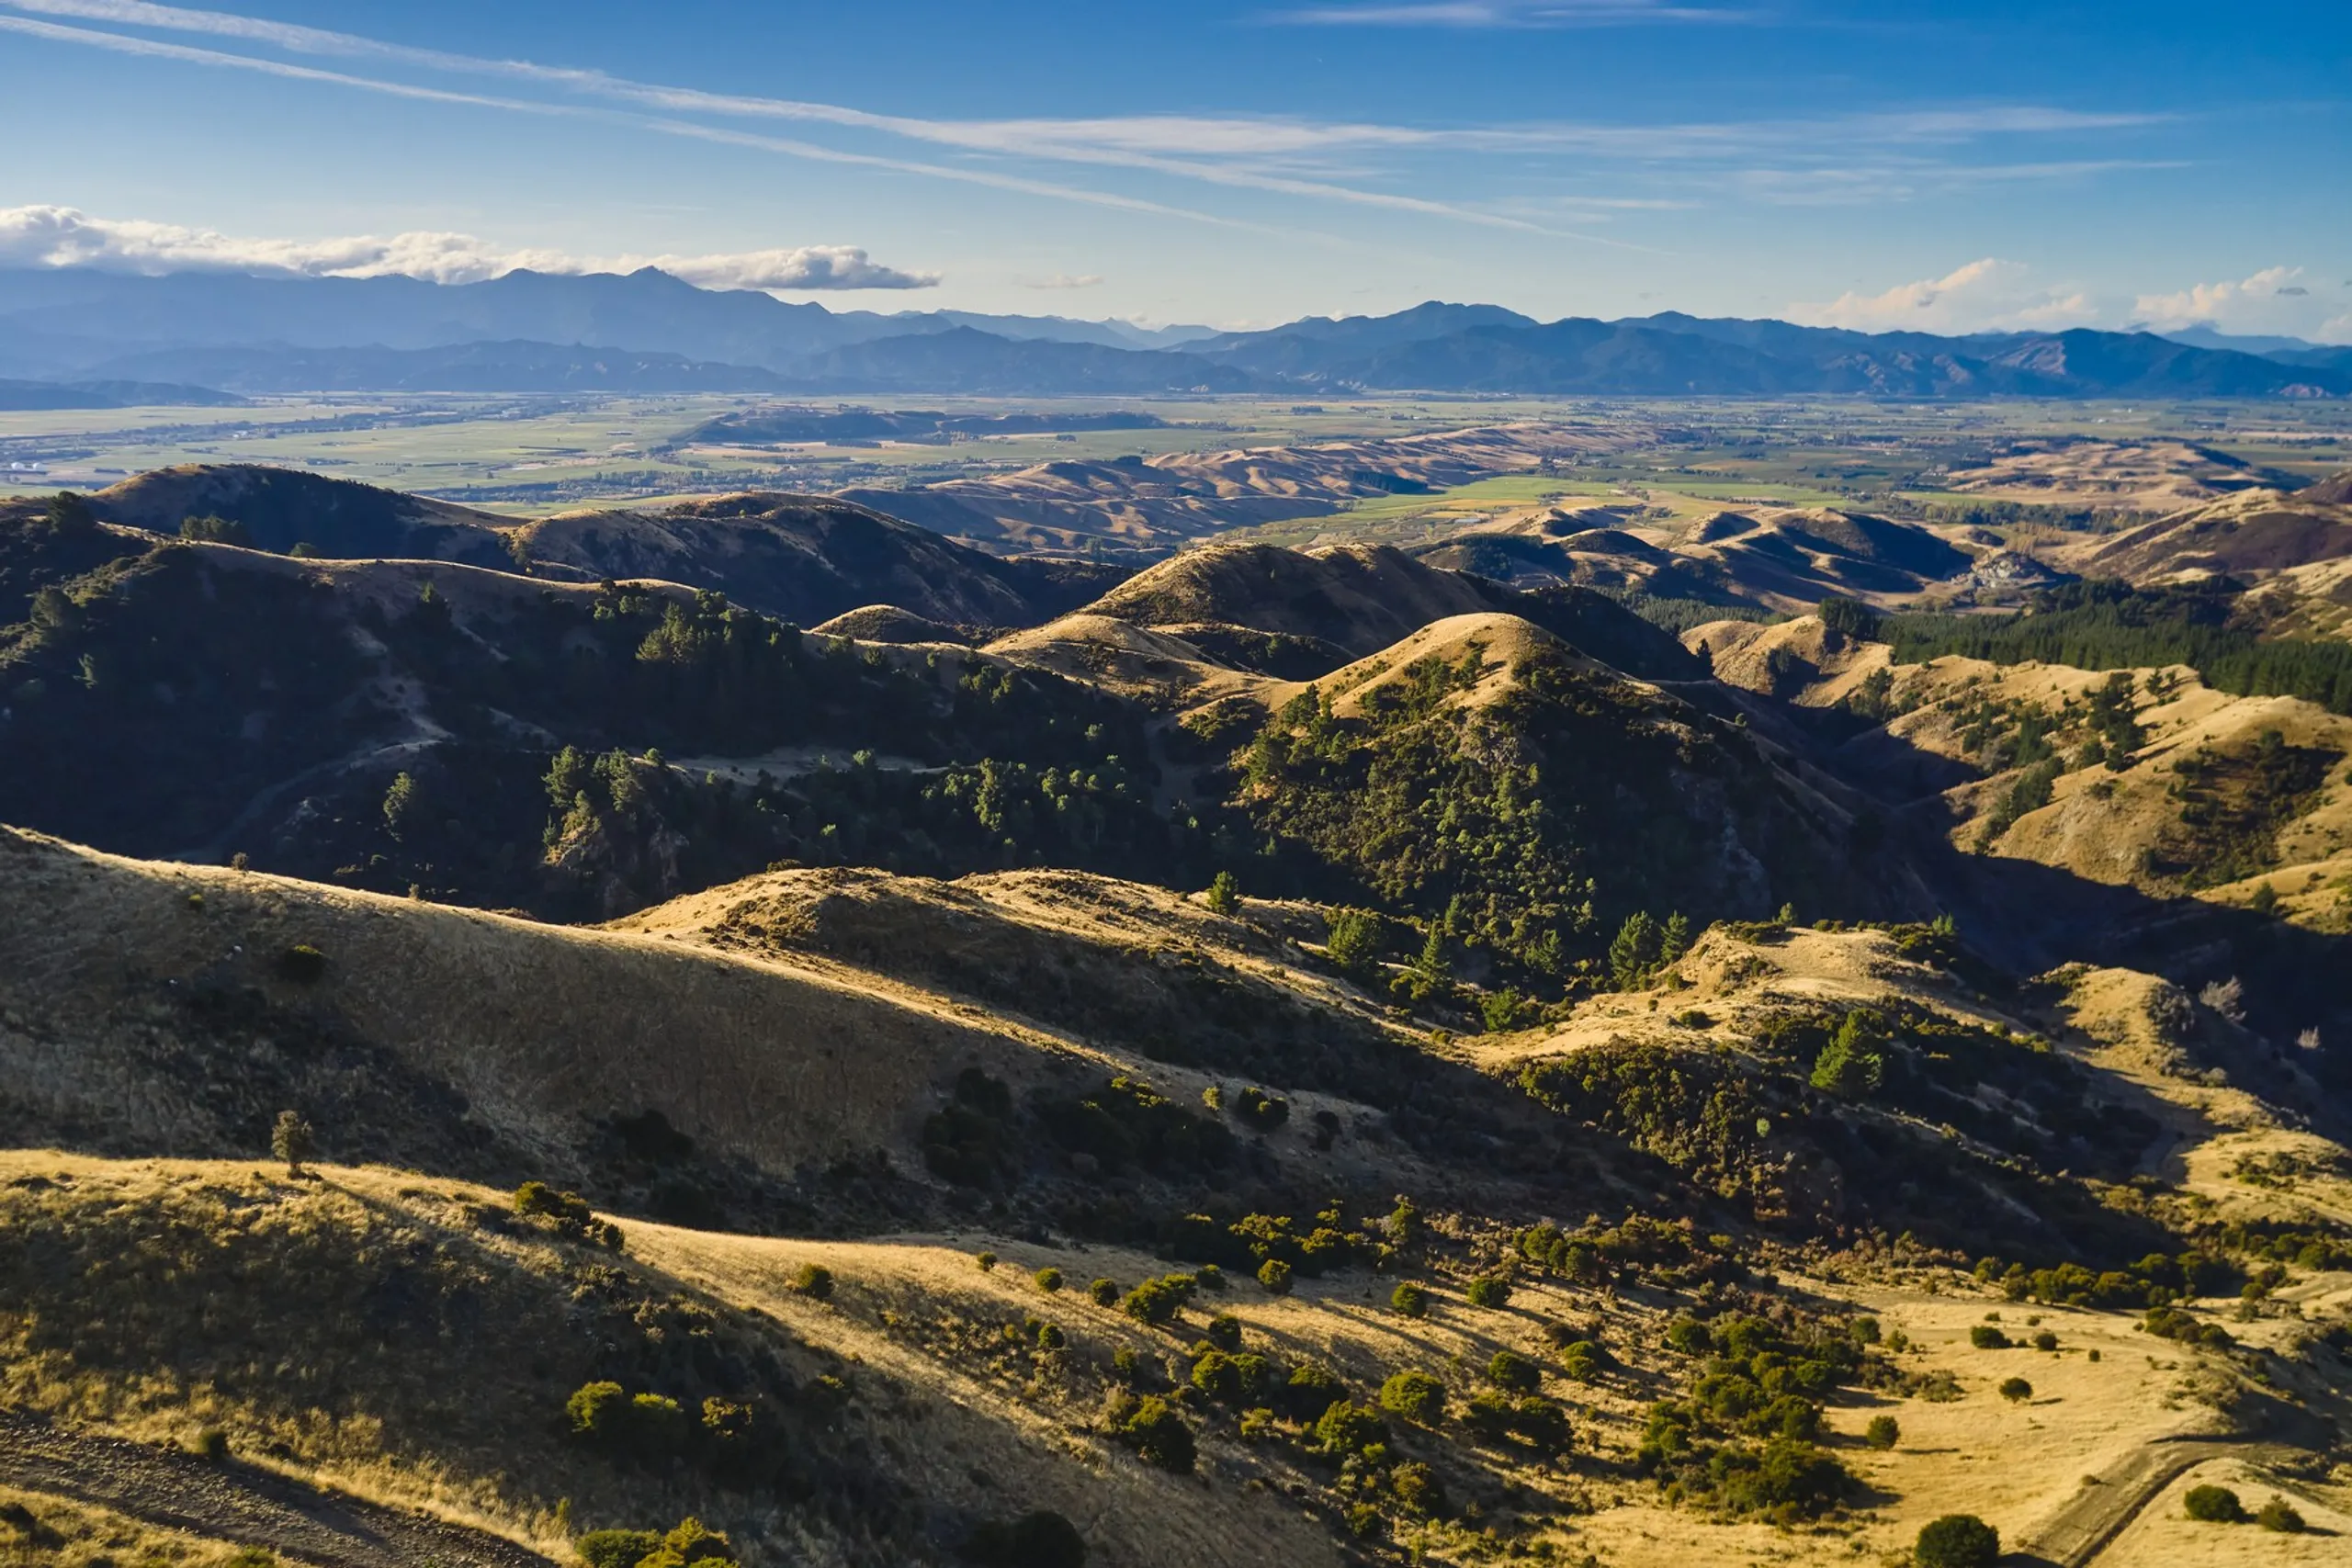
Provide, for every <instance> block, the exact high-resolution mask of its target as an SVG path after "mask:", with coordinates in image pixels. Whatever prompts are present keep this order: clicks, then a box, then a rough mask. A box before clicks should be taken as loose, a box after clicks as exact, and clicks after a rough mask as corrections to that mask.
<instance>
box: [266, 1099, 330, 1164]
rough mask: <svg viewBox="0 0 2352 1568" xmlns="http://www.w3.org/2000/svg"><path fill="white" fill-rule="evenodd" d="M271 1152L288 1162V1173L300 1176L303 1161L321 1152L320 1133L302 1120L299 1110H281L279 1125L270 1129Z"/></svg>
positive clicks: (278, 1115) (278, 1116)
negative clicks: (312, 1129)
mask: <svg viewBox="0 0 2352 1568" xmlns="http://www.w3.org/2000/svg"><path fill="white" fill-rule="evenodd" d="M269 1152H270V1153H271V1154H272V1155H274V1156H277V1158H279V1159H282V1160H284V1161H285V1162H286V1174H287V1175H288V1176H289V1177H299V1176H300V1175H301V1174H302V1162H303V1161H304V1160H306V1159H309V1158H310V1157H311V1156H312V1155H314V1154H316V1153H318V1152H319V1138H318V1134H315V1133H313V1132H311V1124H310V1123H309V1122H305V1121H303V1120H302V1113H301V1112H300V1111H279V1112H278V1113H277V1125H276V1126H275V1127H272V1128H271V1129H270V1130H269Z"/></svg>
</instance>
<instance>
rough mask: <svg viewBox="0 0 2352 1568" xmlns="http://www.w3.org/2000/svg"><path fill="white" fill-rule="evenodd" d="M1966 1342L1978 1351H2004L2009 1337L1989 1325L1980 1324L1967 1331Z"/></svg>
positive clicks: (2007, 1345) (2007, 1346)
mask: <svg viewBox="0 0 2352 1568" xmlns="http://www.w3.org/2000/svg"><path fill="white" fill-rule="evenodd" d="M1968 1342H1969V1343H1970V1344H1971V1345H1973V1346H1975V1347H1976V1348H1978V1349H1979V1350H2006V1349H2007V1348H2009V1337H2008V1336H2007V1335H2006V1334H2004V1333H2002V1332H2001V1331H2000V1330H1999V1329H1997V1328H1996V1327H1994V1326H1993V1325H1991V1324H1989V1323H1980V1324H1978V1325H1976V1326H1975V1327H1973V1328H1972V1329H1970V1330H1969V1331H1968Z"/></svg>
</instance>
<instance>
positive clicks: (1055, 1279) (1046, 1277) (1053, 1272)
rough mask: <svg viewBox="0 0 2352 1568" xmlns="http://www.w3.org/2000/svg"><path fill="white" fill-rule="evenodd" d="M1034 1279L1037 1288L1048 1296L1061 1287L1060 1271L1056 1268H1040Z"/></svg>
mask: <svg viewBox="0 0 2352 1568" xmlns="http://www.w3.org/2000/svg"><path fill="white" fill-rule="evenodd" d="M1036 1280H1037V1288H1038V1289H1039V1290H1041V1291H1043V1292H1046V1294H1047V1295H1049V1296H1050V1295H1052V1294H1053V1293H1054V1292H1056V1291H1058V1290H1060V1289H1061V1288H1062V1271H1061V1270H1060V1269H1052V1268H1047V1269H1038V1270H1037V1274H1036Z"/></svg>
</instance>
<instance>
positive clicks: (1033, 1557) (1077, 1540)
mask: <svg viewBox="0 0 2352 1568" xmlns="http://www.w3.org/2000/svg"><path fill="white" fill-rule="evenodd" d="M964 1555H965V1556H966V1557H967V1558H969V1559H970V1560H971V1561H972V1562H977V1563H978V1564H979V1565H980V1568H1086V1539H1085V1538H1084V1537H1083V1536H1081V1535H1080V1534H1079V1533H1078V1527H1077V1526H1076V1525H1074V1524H1071V1523H1070V1522H1069V1520H1068V1519H1067V1518H1065V1517H1062V1516H1061V1515H1059V1514H1057V1513H1055V1512H1054V1511H1053V1510H1052V1509H1050V1508H1040V1509H1038V1510H1037V1511H1036V1512H1035V1513H1032V1514H1023V1515H1022V1516H1021V1517H1019V1518H1017V1519H1009V1520H1005V1521H1002V1522H997V1521H994V1520H990V1521H987V1522H983V1523H981V1524H978V1525H976V1526H974V1527H973V1529H972V1533H971V1535H970V1536H969V1537H968V1538H967V1540H965V1542H964Z"/></svg>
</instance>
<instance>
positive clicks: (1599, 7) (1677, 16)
mask: <svg viewBox="0 0 2352 1568" xmlns="http://www.w3.org/2000/svg"><path fill="white" fill-rule="evenodd" d="M1764 15H1765V14H1764V13H1763V12H1761V11H1757V10H1749V9H1745V8H1739V7H1733V6H1686V5H1674V4H1669V3H1668V0H1430V3H1429V4H1412V3H1409V0H1408V3H1407V4H1403V5H1380V4H1373V5H1361V6H1302V7H1300V8H1298V9H1295V10H1289V11H1276V12H1273V13H1272V14H1271V15H1270V16H1268V17H1267V18H1266V19H1267V20H1268V21H1270V22H1278V23H1283V24H1286V25H1289V26H1293V27H1311V28H1622V27H1638V26H1643V25H1657V24H1670V23H1688V22H1702V23H1704V22H1753V21H1759V20H1762V19H1763V17H1764Z"/></svg>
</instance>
